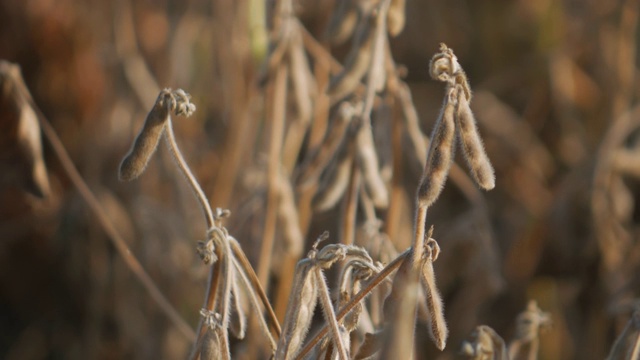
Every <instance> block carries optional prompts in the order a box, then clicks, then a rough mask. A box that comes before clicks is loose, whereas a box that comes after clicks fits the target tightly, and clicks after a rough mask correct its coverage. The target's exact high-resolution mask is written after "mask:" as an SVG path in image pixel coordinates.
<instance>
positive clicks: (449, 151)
mask: <svg viewBox="0 0 640 360" xmlns="http://www.w3.org/2000/svg"><path fill="white" fill-rule="evenodd" d="M456 93H457V91H455V88H453V89H448V95H447V96H446V97H445V101H444V104H443V107H442V110H441V112H440V117H439V118H438V121H437V122H436V125H435V127H434V129H433V133H432V135H431V144H430V146H429V151H428V153H427V162H426V164H425V167H424V172H423V174H422V180H421V181H420V186H419V187H418V203H419V205H420V206H423V207H429V206H431V205H432V204H433V203H434V202H435V201H436V200H437V199H438V196H440V193H441V192H442V188H443V187H444V183H445V180H446V179H447V175H448V174H449V169H450V168H451V161H452V159H453V139H454V135H455V120H454V116H455V108H456V103H455V102H456V98H457V96H456Z"/></svg>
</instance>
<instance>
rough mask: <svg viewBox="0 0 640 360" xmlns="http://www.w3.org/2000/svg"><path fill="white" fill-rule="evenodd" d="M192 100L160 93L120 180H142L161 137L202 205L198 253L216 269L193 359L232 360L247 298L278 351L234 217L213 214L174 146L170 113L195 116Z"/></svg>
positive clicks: (241, 332)
mask: <svg viewBox="0 0 640 360" xmlns="http://www.w3.org/2000/svg"><path fill="white" fill-rule="evenodd" d="M189 99H190V97H189V95H188V94H187V93H185V92H184V91H182V90H176V91H171V90H170V89H165V90H162V91H161V92H160V95H159V96H158V100H157V101H156V103H155V105H154V107H153V109H152V110H151V111H150V113H149V115H148V116H147V119H146V121H145V125H144V127H143V129H142V130H141V132H140V134H139V135H138V136H137V138H136V141H135V143H134V145H133V147H132V149H131V151H130V152H129V154H128V155H127V156H126V157H125V160H124V161H123V163H122V166H121V168H120V175H121V176H120V177H121V178H122V179H124V180H131V179H134V178H135V177H137V176H139V175H140V174H141V173H142V172H143V171H144V170H145V167H146V164H147V163H148V161H149V157H150V156H151V155H152V154H153V152H154V151H155V148H156V147H157V144H158V141H159V138H160V137H161V136H163V135H164V136H165V138H166V140H167V145H168V146H169V150H170V153H171V155H172V156H173V157H174V159H175V160H176V165H177V167H178V169H179V170H180V172H181V173H182V174H183V175H184V176H185V178H186V180H187V182H188V184H189V185H190V186H191V188H192V190H193V193H194V194H195V196H196V198H197V199H198V201H199V202H200V205H201V208H202V210H203V215H204V217H205V220H206V222H207V228H208V230H207V234H206V240H205V241H200V242H198V245H197V247H196V250H197V252H198V254H199V255H200V257H201V258H202V260H203V262H204V263H205V264H206V265H213V266H212V267H211V273H210V276H209V284H208V288H207V291H206V296H205V301H204V307H203V309H202V310H201V312H200V313H201V315H202V319H201V321H200V325H199V330H198V336H197V340H196V342H195V343H194V346H193V348H192V351H191V356H190V358H193V359H195V358H198V357H199V358H202V359H230V358H231V353H230V346H229V330H230V325H231V327H232V329H231V330H232V331H233V332H234V333H235V334H236V335H237V336H238V337H239V338H243V337H244V335H245V331H246V315H245V313H244V305H243V304H242V303H241V302H240V301H241V299H242V298H243V297H245V298H248V299H249V301H250V303H251V305H252V308H253V310H255V311H256V312H257V313H258V314H259V322H258V323H259V325H260V329H261V330H262V332H263V334H264V335H265V336H266V337H267V338H268V339H269V340H270V344H271V349H272V351H275V346H276V343H275V341H274V340H273V338H272V336H271V334H270V332H269V329H268V327H267V325H266V322H265V321H264V319H263V318H262V316H263V315H262V310H261V309H260V305H259V304H258V298H259V299H260V300H261V302H262V306H264V308H265V310H267V313H268V315H269V320H270V322H271V324H272V327H273V328H274V330H275V331H276V333H277V334H278V335H279V331H280V328H279V325H278V323H277V320H276V319H275V315H274V314H273V310H272V309H271V306H270V304H269V302H268V300H267V298H266V295H265V294H264V290H263V289H262V288H261V287H260V283H259V281H258V279H257V276H256V274H255V272H254V271H253V268H251V266H250V265H249V263H248V261H247V259H246V256H245V255H244V253H243V252H242V249H241V248H240V247H239V245H238V244H237V241H236V240H235V239H233V238H232V237H231V236H229V234H228V232H227V230H226V229H225V228H224V227H223V226H222V222H221V220H222V219H223V218H225V217H228V216H229V215H230V212H229V211H228V210H222V209H219V208H218V209H216V211H215V213H214V211H213V210H212V209H211V206H210V205H209V202H208V200H207V199H206V197H205V196H204V192H203V191H202V189H201V187H200V185H199V184H198V182H197V180H196V179H195V177H194V176H193V174H192V173H191V170H190V169H189V167H188V165H187V163H186V161H185V159H184V157H183V156H182V153H181V152H180V150H179V148H178V145H177V143H176V140H175V135H174V134H173V128H172V124H171V116H170V112H174V113H175V114H176V115H179V116H180V115H184V116H190V115H191V114H192V113H193V112H194V111H195V106H194V105H193V104H191V102H190V101H189ZM123 175H124V176H123ZM238 285H240V286H238ZM241 289H242V291H241ZM232 300H233V301H232ZM232 315H233V318H234V319H235V320H234V321H233V324H231V323H232Z"/></svg>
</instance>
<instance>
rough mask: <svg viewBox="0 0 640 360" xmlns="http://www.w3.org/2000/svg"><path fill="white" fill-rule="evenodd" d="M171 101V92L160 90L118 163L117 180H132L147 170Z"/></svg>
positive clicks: (162, 130)
mask: <svg viewBox="0 0 640 360" xmlns="http://www.w3.org/2000/svg"><path fill="white" fill-rule="evenodd" d="M172 101H173V100H172V95H171V91H170V90H168V89H165V90H162V91H161V92H160V94H159V95H158V99H157V100H156V103H155V104H154V105H153V108H152V109H151V111H149V113H148V114H147V118H146V119H145V121H144V125H143V126H142V129H141V130H140V132H139V133H138V136H137V137H136V139H135V141H134V142H133V145H132V146H131V149H130V150H129V152H128V153H127V155H126V156H125V157H124V159H123V160H122V163H120V169H119V171H118V178H119V179H120V180H121V181H131V180H134V179H136V178H137V177H138V176H140V175H141V174H142V173H143V172H144V170H145V169H146V168H147V164H148V163H149V159H150V158H151V155H153V153H154V152H155V151H156V149H157V148H158V143H159V142H160V137H161V136H162V133H163V132H164V129H165V125H166V124H167V121H168V120H169V117H170V115H169V112H170V108H171V102H172Z"/></svg>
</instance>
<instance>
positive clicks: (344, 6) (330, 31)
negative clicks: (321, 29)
mask: <svg viewBox="0 0 640 360" xmlns="http://www.w3.org/2000/svg"><path fill="white" fill-rule="evenodd" d="M355 2H356V0H340V1H338V6H337V7H336V9H335V10H334V11H333V13H332V16H331V20H330V21H329V27H328V28H327V38H328V39H329V42H331V44H333V45H340V44H342V43H344V42H345V41H347V39H348V38H349V37H350V36H351V34H352V33H353V29H355V27H356V25H357V23H358V6H357V4H356V3H355Z"/></svg>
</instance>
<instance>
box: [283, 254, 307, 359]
mask: <svg viewBox="0 0 640 360" xmlns="http://www.w3.org/2000/svg"><path fill="white" fill-rule="evenodd" d="M313 268H314V260H312V259H303V260H300V261H299V262H298V264H297V265H296V271H295V277H294V279H293V287H292V288H291V294H290V295H289V303H288V304H287V312H286V314H285V317H284V324H283V327H282V335H281V336H280V340H279V341H278V348H277V350H276V353H275V356H274V359H275V360H289V359H294V358H295V356H296V355H297V353H298V351H299V350H300V347H301V346H302V342H303V341H304V338H305V336H306V335H307V331H309V326H310V325H311V320H312V318H313V310H314V309H315V307H316V303H317V301H318V289H317V287H316V282H315V275H314V272H313V271H312V270H313Z"/></svg>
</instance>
